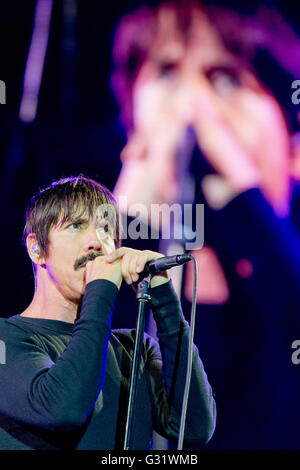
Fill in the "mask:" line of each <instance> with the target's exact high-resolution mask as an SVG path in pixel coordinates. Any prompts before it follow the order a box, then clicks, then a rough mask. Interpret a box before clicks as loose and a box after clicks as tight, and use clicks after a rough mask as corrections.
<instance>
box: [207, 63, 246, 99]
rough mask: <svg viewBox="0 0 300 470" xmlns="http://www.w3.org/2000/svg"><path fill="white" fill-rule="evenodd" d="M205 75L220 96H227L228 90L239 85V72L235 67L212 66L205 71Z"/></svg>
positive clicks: (232, 89)
mask: <svg viewBox="0 0 300 470" xmlns="http://www.w3.org/2000/svg"><path fill="white" fill-rule="evenodd" d="M206 77H207V78H208V80H209V81H210V83H211V84H212V86H213V87H214V88H215V90H216V91H217V92H218V93H219V94H220V95H221V96H223V95H226V96H227V95H228V93H230V91H234V89H236V88H237V87H239V86H241V81H240V77H239V73H238V71H237V70H236V69H235V68H231V67H213V68H211V69H209V70H207V71H206Z"/></svg>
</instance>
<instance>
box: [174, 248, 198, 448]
mask: <svg viewBox="0 0 300 470" xmlns="http://www.w3.org/2000/svg"><path fill="white" fill-rule="evenodd" d="M191 259H192V261H193V267H194V291H193V300H192V308H191V322H190V330H189V341H188V361H187V372H186V380H185V386H184V394H183V402H182V410H181V418H180V427H179V437H178V445H177V450H182V446H183V438H184V431H185V420H186V411H187V405H188V398H189V391H190V385H191V375H192V364H193V352H194V332H195V317H196V304H197V303H196V300H197V261H196V259H195V258H194V256H192V255H191Z"/></svg>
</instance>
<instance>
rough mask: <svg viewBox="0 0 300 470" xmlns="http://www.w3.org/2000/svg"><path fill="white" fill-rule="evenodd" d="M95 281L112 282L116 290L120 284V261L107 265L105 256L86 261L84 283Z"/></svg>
mask: <svg viewBox="0 0 300 470" xmlns="http://www.w3.org/2000/svg"><path fill="white" fill-rule="evenodd" d="M96 279H106V280H107V281H111V282H113V283H114V284H115V285H116V286H117V288H118V289H120V287H121V284H122V274H121V260H116V261H115V262H114V263H107V256H97V258H95V259H94V260H93V261H88V262H87V264H86V267H85V283H86V284H88V283H89V282H92V281H95V280H96Z"/></svg>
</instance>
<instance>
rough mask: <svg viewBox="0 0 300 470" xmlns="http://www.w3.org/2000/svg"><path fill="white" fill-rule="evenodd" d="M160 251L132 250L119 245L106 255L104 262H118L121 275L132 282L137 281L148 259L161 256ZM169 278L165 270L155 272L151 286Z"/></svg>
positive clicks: (128, 282)
mask: <svg viewBox="0 0 300 470" xmlns="http://www.w3.org/2000/svg"><path fill="white" fill-rule="evenodd" d="M162 256H164V255H162V254H161V253H156V252H155V251H150V250H144V251H140V250H133V249H132V248H127V247H121V248H118V249H117V250H115V251H113V252H112V253H110V254H109V255H108V256H106V257H105V258H106V263H111V264H112V265H114V264H115V263H116V262H119V263H120V268H121V275H122V278H123V279H124V280H125V282H126V283H127V284H129V285H130V284H134V283H135V282H137V280H138V278H139V275H140V273H141V272H142V271H143V270H144V268H145V264H146V263H147V262H148V261H153V260H155V259H158V258H161V257H162ZM168 280H169V275H168V273H167V272H162V273H159V274H155V275H154V276H153V278H152V279H151V287H155V286H158V285H160V284H164V283H165V282H167V281H168Z"/></svg>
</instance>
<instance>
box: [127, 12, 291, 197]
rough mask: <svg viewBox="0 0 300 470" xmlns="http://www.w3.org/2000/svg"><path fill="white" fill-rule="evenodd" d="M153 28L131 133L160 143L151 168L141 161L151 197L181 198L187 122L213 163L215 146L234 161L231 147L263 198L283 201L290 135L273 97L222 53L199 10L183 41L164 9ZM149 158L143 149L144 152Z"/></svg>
mask: <svg viewBox="0 0 300 470" xmlns="http://www.w3.org/2000/svg"><path fill="white" fill-rule="evenodd" d="M158 24H159V26H158V31H157V35H156V37H154V38H153V43H152V48H151V51H150V56H149V59H148V60H147V61H146V62H145V63H144V64H143V65H142V67H141V69H140V71H139V73H138V76H137V79H136V81H135V83H134V87H133V121H134V131H135V132H136V133H138V135H139V136H141V138H140V141H141V140H142V141H143V142H145V144H144V146H145V147H147V146H148V149H149V148H150V149H151V147H153V148H154V145H155V144H154V141H155V138H156V139H157V141H158V143H159V145H157V148H155V149H154V151H153V152H152V156H151V157H149V159H152V160H153V162H154V163H153V168H152V169H151V164H150V162H147V160H146V157H143V158H144V161H145V165H147V175H148V178H149V179H151V178H150V175H151V172H152V173H153V176H155V178H156V187H155V191H156V194H155V195H154V199H155V200H158V201H160V202H162V201H168V202H171V201H170V200H173V201H174V200H176V198H177V197H178V193H177V191H176V184H177V183H176V178H177V177H178V175H176V167H177V162H176V158H175V152H174V149H176V148H178V145H179V144H180V141H181V139H182V137H183V135H184V130H185V129H186V127H187V126H188V125H192V126H193V127H194V128H196V132H197V136H198V145H199V147H200V148H201V150H202V152H203V154H204V155H205V156H206V157H207V158H208V160H210V162H211V163H212V164H213V166H215V165H214V163H215V161H216V158H215V155H213V154H214V152H215V151H217V152H218V149H216V148H215V147H216V142H218V141H219V142H220V151H221V152H223V154H224V158H225V156H226V158H227V159H228V162H229V163H228V164H230V161H231V162H234V161H235V162H237V161H238V159H239V156H238V155H236V156H234V155H233V153H232V148H234V149H238V151H239V152H240V154H241V155H242V154H244V155H247V158H248V157H249V159H251V160H252V161H253V164H254V165H255V166H257V168H258V171H259V173H261V174H260V176H261V181H262V185H261V187H262V190H263V191H264V192H265V196H266V197H267V198H269V199H270V200H273V201H275V203H276V201H277V199H280V198H283V199H284V198H286V197H287V194H288V169H287V166H288V163H287V157H288V156H289V143H288V133H287V129H286V125H285V122H284V119H283V115H282V112H281V110H280V107H279V105H278V103H277V102H276V100H275V98H274V97H273V96H272V95H271V94H270V93H269V92H268V91H267V90H266V89H265V88H264V87H263V86H262V85H261V84H260V83H259V81H258V80H257V79H256V77H255V76H254V75H253V74H252V73H251V72H249V71H248V70H247V69H246V68H245V67H241V65H240V63H239V62H238V60H237V59H236V58H235V57H234V56H233V55H232V54H231V53H230V52H229V51H227V50H226V49H225V47H224V45H223V43H222V41H221V39H220V38H219V36H218V34H217V33H216V31H215V30H214V28H213V27H212V25H211V24H209V23H208V21H207V19H206V18H205V17H204V16H203V15H202V14H201V13H200V12H199V13H195V17H194V24H193V25H192V27H191V30H190V36H189V40H188V42H185V41H184V40H183V38H182V37H181V36H180V33H179V32H178V28H177V26H176V21H175V16H174V13H173V12H172V10H165V11H162V12H161V15H160V18H159V21H158ZM219 130H221V133H220V132H219ZM222 132H223V134H222ZM225 134H226V139H225V140H227V141H228V140H229V139H227V135H228V136H229V138H230V139H231V144H230V145H229V146H228V148H226V144H223V143H222V135H223V136H224V135H225ZM168 139H169V141H167V140H168ZM163 147H164V148H163ZM150 153H151V152H148V153H147V151H145V150H144V152H143V155H144V156H145V155H150ZM129 156H130V152H129ZM155 159H156V160H157V161H156V160H155ZM140 162H141V160H140ZM139 164H140V165H141V167H142V164H141V163H139ZM231 164H233V163H231ZM224 165H226V163H224ZM158 167H159V172H157V168H158ZM216 169H217V171H218V170H220V168H216ZM141 171H142V170H141ZM221 173H222V172H221ZM222 176H224V175H222ZM225 177H226V175H225ZM274 178H275V179H274ZM159 181H160V183H159Z"/></svg>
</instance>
